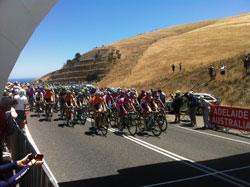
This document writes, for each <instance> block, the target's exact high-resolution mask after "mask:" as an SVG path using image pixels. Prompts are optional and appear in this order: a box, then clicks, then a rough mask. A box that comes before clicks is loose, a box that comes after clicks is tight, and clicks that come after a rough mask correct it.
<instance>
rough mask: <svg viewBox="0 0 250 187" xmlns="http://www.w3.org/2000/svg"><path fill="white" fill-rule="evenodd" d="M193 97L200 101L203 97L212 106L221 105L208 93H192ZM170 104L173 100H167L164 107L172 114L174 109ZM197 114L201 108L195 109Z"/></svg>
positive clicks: (217, 99) (218, 100) (219, 101)
mask: <svg viewBox="0 0 250 187" xmlns="http://www.w3.org/2000/svg"><path fill="white" fill-rule="evenodd" d="M194 96H196V97H197V98H198V100H200V97H201V96H204V99H205V100H207V101H209V102H210V103H212V104H213V105H221V100H220V99H219V98H217V97H216V96H214V95H212V94H209V93H194ZM181 97H184V95H182V96H181ZM172 103H173V100H168V101H166V107H167V110H168V111H169V113H173V112H174V109H173V107H172ZM197 114H199V115H200V114H201V108H200V107H198V109H197Z"/></svg>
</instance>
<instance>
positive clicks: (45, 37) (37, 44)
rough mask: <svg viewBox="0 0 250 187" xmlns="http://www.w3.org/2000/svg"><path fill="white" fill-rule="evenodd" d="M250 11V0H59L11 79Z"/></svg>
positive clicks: (36, 33) (31, 42)
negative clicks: (138, 38)
mask: <svg viewBox="0 0 250 187" xmlns="http://www.w3.org/2000/svg"><path fill="white" fill-rule="evenodd" d="M246 12H250V0H59V2H58V3H57V4H56V5H55V6H54V7H53V9H52V10H51V11H50V13H49V14H48V15H47V16H46V17H45V18H44V20H43V21H42V22H41V23H40V25H39V26H38V27H37V29H36V30H35V32H34V34H33V35H32V37H31V39H30V40H29V42H28V43H27V45H26V46H25V48H24V49H23V51H22V53H21V55H20V56H19V59H18V61H17V63H16V65H15V67H14V69H13V71H12V73H11V75H10V78H31V77H36V78H37V77H40V76H42V75H44V74H46V73H49V72H51V71H54V70H57V69H59V68H61V67H62V66H63V64H64V63H65V62H66V61H67V60H68V59H72V58H73V57H74V55H75V53H77V52H79V53H81V54H82V53H85V52H87V51H89V50H92V49H93V48H94V47H96V46H101V45H107V44H110V43H113V42H116V41H118V40H122V39H125V38H128V37H131V36H135V35H137V34H141V33H145V32H150V31H153V30H156V29H161V28H165V27H169V26H174V25H180V24H184V23H191V22H197V21H204V20H209V19H216V18H224V17H230V16H234V15H237V14H242V13H246Z"/></svg>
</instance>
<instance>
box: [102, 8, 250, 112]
mask: <svg viewBox="0 0 250 187" xmlns="http://www.w3.org/2000/svg"><path fill="white" fill-rule="evenodd" d="M110 46H113V47H115V48H118V49H119V50H120V51H121V54H122V59H121V60H120V62H119V64H117V65H116V66H115V67H113V69H112V70H111V71H110V72H109V73H108V74H107V75H106V77H105V78H104V79H103V80H102V81H101V82H100V83H99V86H120V87H136V88H138V89H140V88H145V89H149V88H151V87H154V88H162V89H163V90H164V91H165V92H166V93H170V92H172V91H175V90H176V89H180V90H182V91H187V90H190V89H192V88H193V89H194V91H196V92H201V91H206V92H209V93H213V94H215V95H216V96H218V97H220V98H221V99H222V100H223V103H224V104H226V105H234V106H247V107H249V106H250V103H249V98H250V97H249V86H250V85H249V76H248V77H247V76H245V73H244V70H243V66H242V64H241V58H242V56H243V55H244V53H246V52H250V13H247V14H242V15H238V16H234V17H230V18H225V19H218V20H211V21H205V22H198V23H191V24H186V25H180V26H176V27H170V28H166V29H161V30H157V31H153V32H150V33H146V34H142V35H138V36H136V37H132V38H128V39H125V40H121V41H118V42H116V43H113V44H111V45H110ZM179 62H182V64H183V71H182V72H178V73H177V72H176V73H173V72H172V69H171V65H172V64H175V65H176V70H177V71H178V64H179ZM221 63H224V65H226V66H227V69H228V72H227V74H226V76H224V77H221V76H217V79H216V80H214V81H211V82H208V80H209V76H208V66H209V65H210V64H214V66H215V67H216V68H217V69H218V67H219V65H220V64H221ZM217 74H219V71H218V70H217Z"/></svg>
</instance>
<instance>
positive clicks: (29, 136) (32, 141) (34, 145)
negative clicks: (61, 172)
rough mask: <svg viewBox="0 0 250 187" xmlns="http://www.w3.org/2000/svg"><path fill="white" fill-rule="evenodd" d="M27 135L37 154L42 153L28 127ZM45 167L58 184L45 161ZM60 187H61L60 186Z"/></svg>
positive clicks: (26, 129) (26, 128)
mask: <svg viewBox="0 0 250 187" xmlns="http://www.w3.org/2000/svg"><path fill="white" fill-rule="evenodd" d="M25 134H26V136H27V138H28V140H29V141H30V143H31V145H32V146H33V147H34V149H35V150H36V152H37V153H41V152H40V151H39V149H38V147H37V145H36V143H35V141H34V139H33V138H32V136H31V134H30V131H29V129H28V127H27V125H26V127H25ZM43 165H44V166H45V167H46V168H47V170H48V172H49V174H50V176H51V178H52V179H53V180H54V181H55V182H56V184H58V182H57V180H56V178H55V176H54V175H53V173H52V172H51V170H50V168H49V166H48V164H47V163H46V161H45V160H44V163H43ZM58 187H59V186H58Z"/></svg>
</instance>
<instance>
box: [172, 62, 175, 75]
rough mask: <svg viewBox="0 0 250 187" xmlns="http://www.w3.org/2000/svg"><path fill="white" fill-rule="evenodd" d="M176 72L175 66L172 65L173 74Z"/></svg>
mask: <svg viewBox="0 0 250 187" xmlns="http://www.w3.org/2000/svg"><path fill="white" fill-rule="evenodd" d="M174 70H175V65H174V64H172V71H173V73H174Z"/></svg>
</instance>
